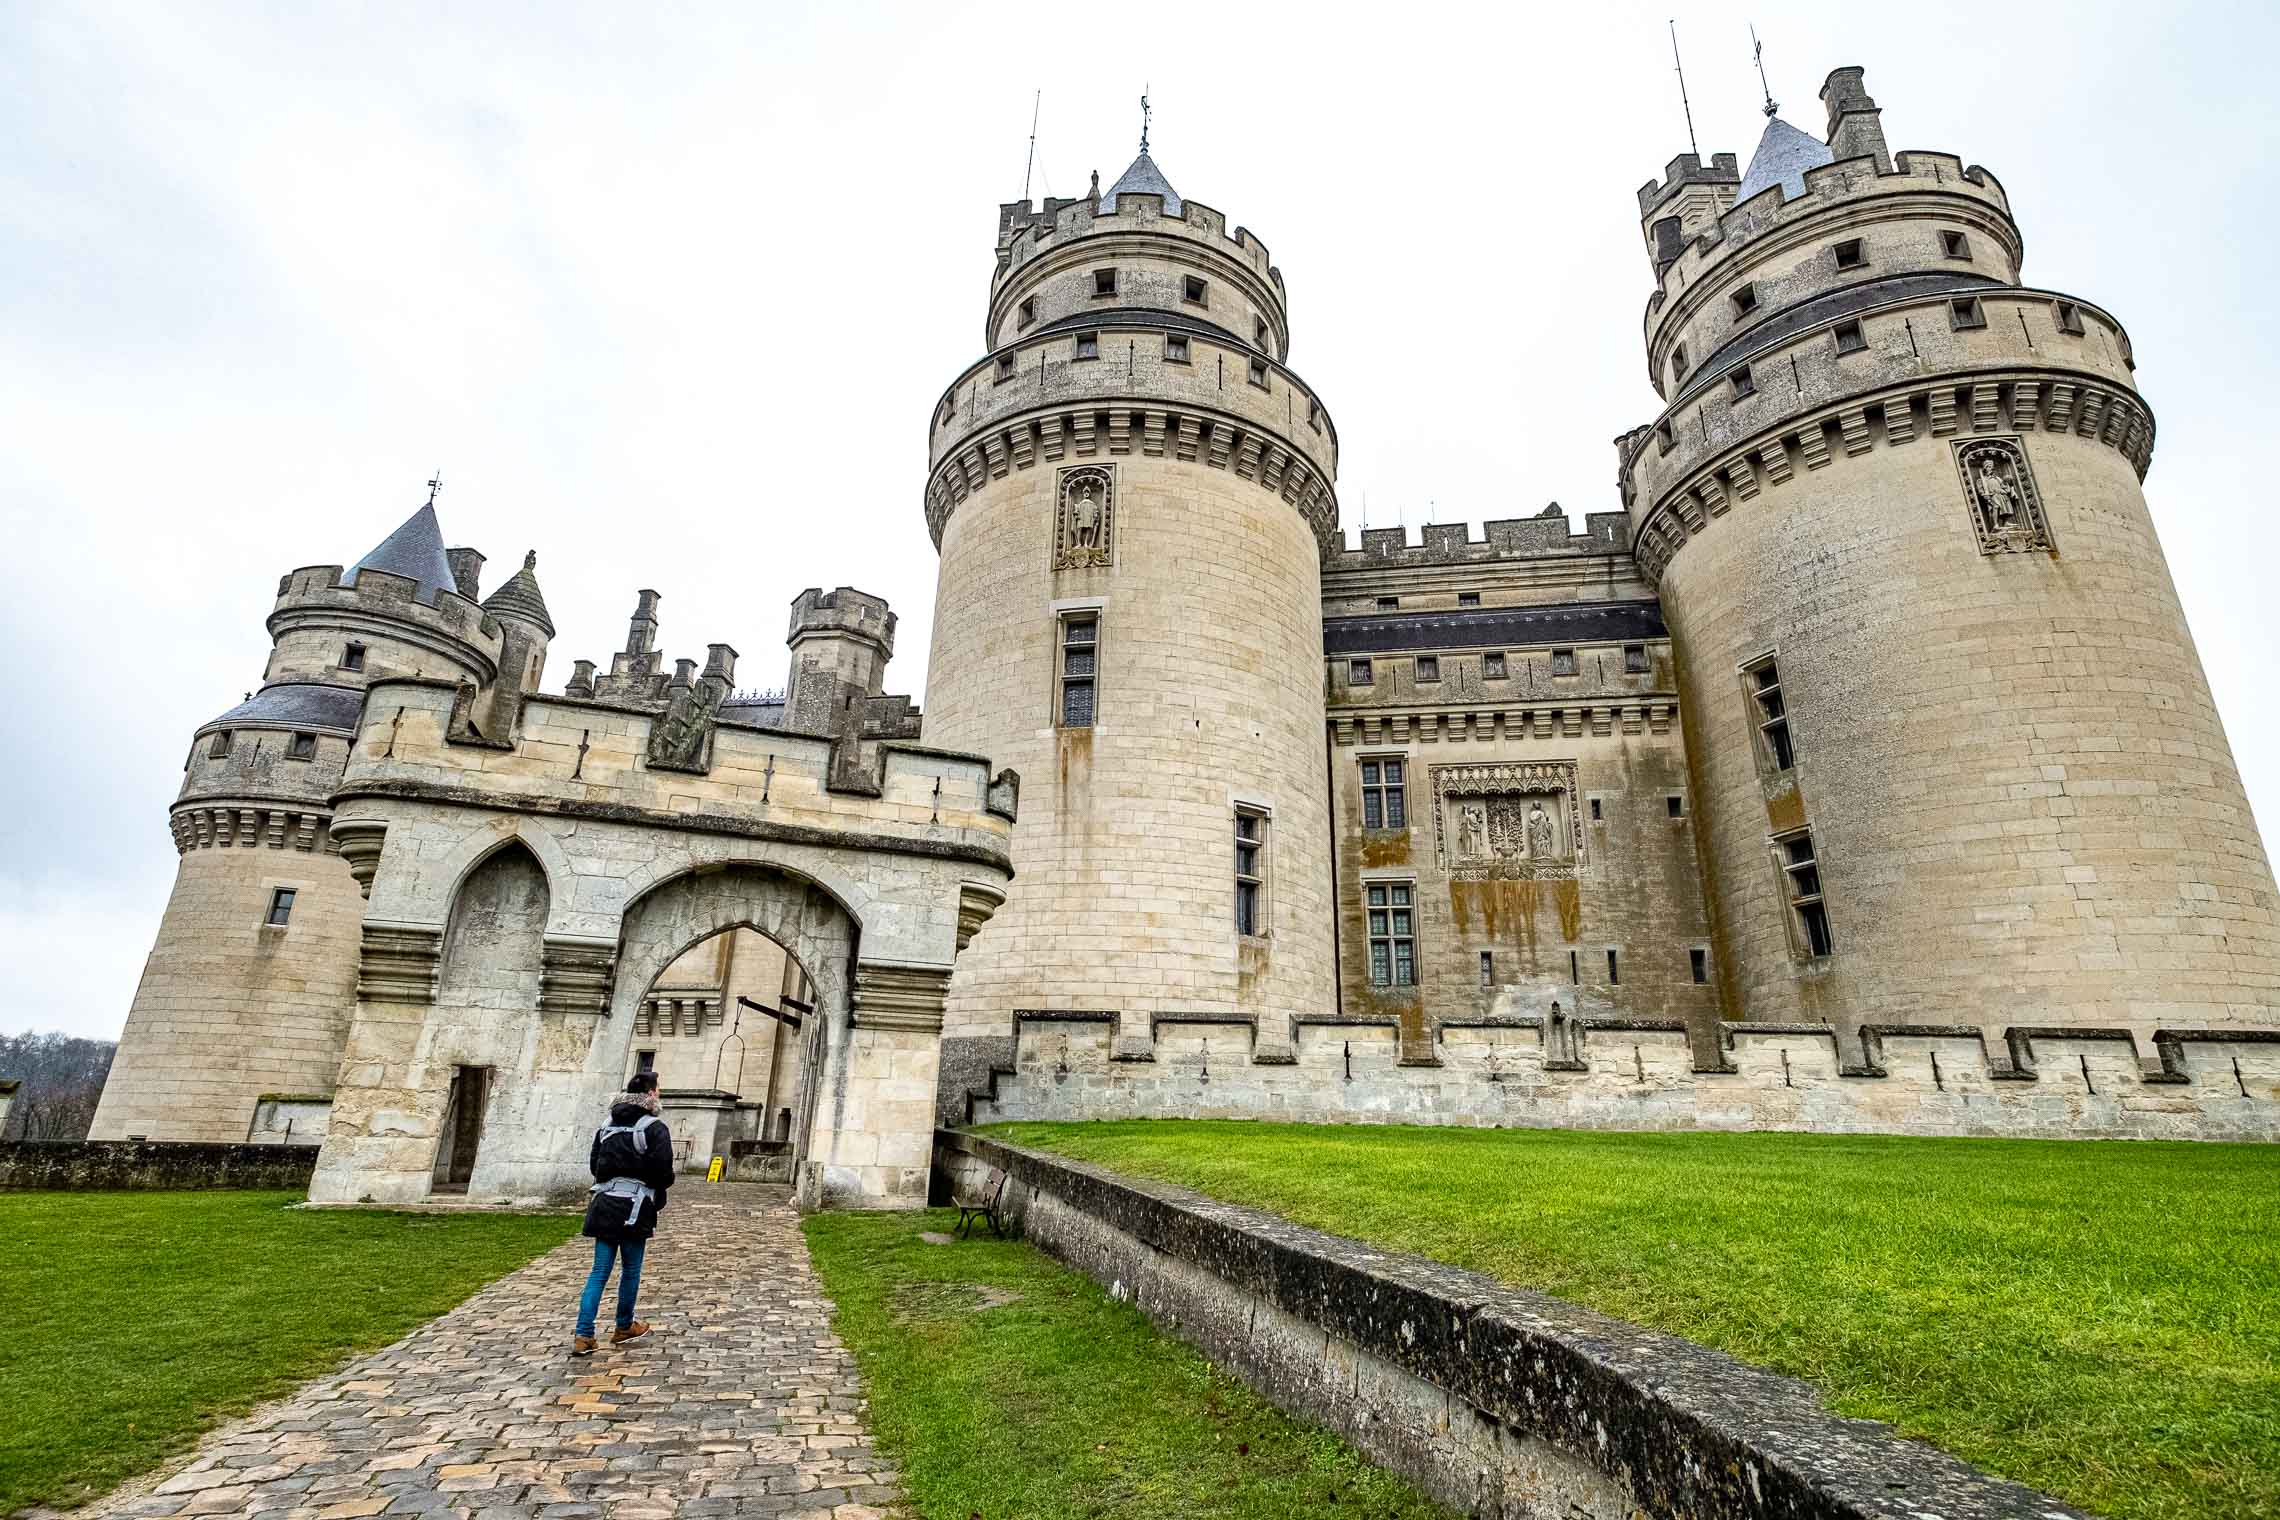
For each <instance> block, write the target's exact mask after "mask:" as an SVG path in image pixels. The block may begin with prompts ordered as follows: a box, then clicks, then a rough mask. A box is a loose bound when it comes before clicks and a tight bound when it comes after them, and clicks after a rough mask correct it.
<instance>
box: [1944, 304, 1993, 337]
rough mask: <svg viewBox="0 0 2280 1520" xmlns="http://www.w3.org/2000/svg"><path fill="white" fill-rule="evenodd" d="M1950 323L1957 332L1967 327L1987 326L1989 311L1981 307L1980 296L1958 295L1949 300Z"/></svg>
mask: <svg viewBox="0 0 2280 1520" xmlns="http://www.w3.org/2000/svg"><path fill="white" fill-rule="evenodd" d="M1948 324H1949V325H1950V326H1951V327H1953V328H1954V329H1955V330H1956V331H1957V332H1961V331H1963V330H1964V329H1965V328H1967V327H1985V326H1986V325H1987V313H1986V312H1985V311H1983V310H1981V309H1980V305H1979V297H1977V296H1957V297H1956V298H1955V299H1954V300H1952V301H1950V302H1948Z"/></svg>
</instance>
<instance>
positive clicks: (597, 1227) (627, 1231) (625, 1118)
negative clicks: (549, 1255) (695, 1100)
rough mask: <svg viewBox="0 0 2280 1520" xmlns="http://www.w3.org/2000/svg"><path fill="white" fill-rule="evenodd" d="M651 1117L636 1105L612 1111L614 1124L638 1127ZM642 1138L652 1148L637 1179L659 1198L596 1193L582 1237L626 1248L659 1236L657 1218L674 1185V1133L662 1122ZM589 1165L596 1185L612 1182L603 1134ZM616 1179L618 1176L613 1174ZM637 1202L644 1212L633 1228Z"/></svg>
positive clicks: (598, 1136) (644, 1155) (589, 1204)
mask: <svg viewBox="0 0 2280 1520" xmlns="http://www.w3.org/2000/svg"><path fill="white" fill-rule="evenodd" d="M647 1113H648V1110H647V1109H644V1108H641V1107H639V1106H637V1105H635V1104H632V1103H620V1104H617V1105H616V1106H615V1107H613V1108H611V1110H610V1123H612V1124H635V1123H638V1122H640V1120H641V1119H642V1118H643V1117H644V1116H645V1115H646V1114H647ZM642 1135H643V1138H645V1139H646V1140H647V1141H648V1146H647V1148H646V1149H645V1150H644V1151H643V1152H642V1156H641V1167H640V1170H638V1171H637V1172H635V1173H634V1174H633V1175H634V1176H635V1178H636V1179H637V1180H639V1181H641V1182H645V1183H647V1184H649V1187H650V1189H651V1190H652V1191H653V1192H654V1193H655V1194H656V1195H657V1196H656V1197H655V1199H653V1200H652V1199H640V1200H635V1199H629V1198H616V1197H612V1196H611V1195H609V1194H607V1193H596V1194H594V1195H593V1197H592V1198H591V1199H589V1200H588V1202H587V1204H586V1226H585V1229H584V1230H583V1231H582V1232H581V1233H583V1234H586V1235H590V1236H592V1237H593V1238H594V1239H596V1240H606V1241H609V1242H610V1243H611V1244H612V1245H624V1244H626V1243H627V1242H629V1241H636V1240H647V1239H648V1238H649V1237H650V1236H651V1235H653V1234H655V1233H656V1230H657V1216H658V1215H659V1214H662V1213H663V1212H665V1191H666V1189H668V1188H670V1187H671V1186H672V1185H673V1132H672V1130H670V1129H669V1128H667V1127H666V1124H665V1121H664V1120H662V1119H660V1120H658V1121H657V1122H656V1123H655V1124H652V1125H650V1126H649V1128H648V1129H646V1130H644V1131H642ZM586 1165H587V1168H588V1169H589V1170H590V1171H592V1173H593V1174H594V1180H595V1181H596V1182H608V1181H609V1180H610V1178H609V1177H607V1176H604V1175H603V1173H604V1171H605V1170H607V1168H606V1167H605V1166H604V1165H603V1162H602V1140H601V1132H600V1131H599V1130H596V1131H595V1134H594V1143H593V1145H592V1147H591V1148H590V1150H589V1152H588V1155H587V1158H586ZM612 1175H615V1174H614V1173H612ZM636 1201H638V1202H639V1203H640V1205H641V1210H640V1213H639V1214H638V1215H637V1216H635V1217H634V1220H633V1224H632V1226H631V1227H630V1228H629V1227H628V1226H627V1224H626V1219H627V1216H628V1215H632V1214H634V1204H635V1202H636Z"/></svg>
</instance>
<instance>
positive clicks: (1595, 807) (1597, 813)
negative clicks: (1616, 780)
mask: <svg viewBox="0 0 2280 1520" xmlns="http://www.w3.org/2000/svg"><path fill="white" fill-rule="evenodd" d="M1606 816H1607V815H1606V812H1605V811H1604V810H1603V809H1602V807H1601V806H1600V800H1599V799H1598V798H1597V797H1594V798H1592V799H1591V821H1592V822H1593V823H1598V822H1599V821H1600V820H1601V819H1603V818H1605V817H1606Z"/></svg>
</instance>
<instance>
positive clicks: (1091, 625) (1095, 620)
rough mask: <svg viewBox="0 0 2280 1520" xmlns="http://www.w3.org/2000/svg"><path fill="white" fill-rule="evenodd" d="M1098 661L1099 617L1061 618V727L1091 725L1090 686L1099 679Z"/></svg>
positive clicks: (1096, 615)
mask: <svg viewBox="0 0 2280 1520" xmlns="http://www.w3.org/2000/svg"><path fill="white" fill-rule="evenodd" d="M1099 659H1100V617H1099V615H1098V614H1097V613H1091V612H1086V613H1079V614H1072V615H1071V616H1068V617H1065V618H1063V619H1061V701H1060V714H1061V718H1060V723H1061V727H1063V728H1090V727H1092V726H1093V683H1094V682H1095V681H1096V680H1098V679H1099V667H1098V661H1099Z"/></svg>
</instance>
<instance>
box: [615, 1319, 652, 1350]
mask: <svg viewBox="0 0 2280 1520" xmlns="http://www.w3.org/2000/svg"><path fill="white" fill-rule="evenodd" d="M648 1333H649V1326H648V1324H647V1323H645V1322H644V1321H642V1320H638V1319H637V1320H635V1321H634V1322H633V1323H632V1324H630V1325H628V1326H626V1327H625V1328H624V1329H623V1330H612V1331H611V1332H610V1344H611V1345H613V1346H615V1345H618V1344H620V1343H622V1342H625V1341H637V1340H640V1339H641V1338H642V1337H643V1336H645V1335H647V1334H648Z"/></svg>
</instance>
